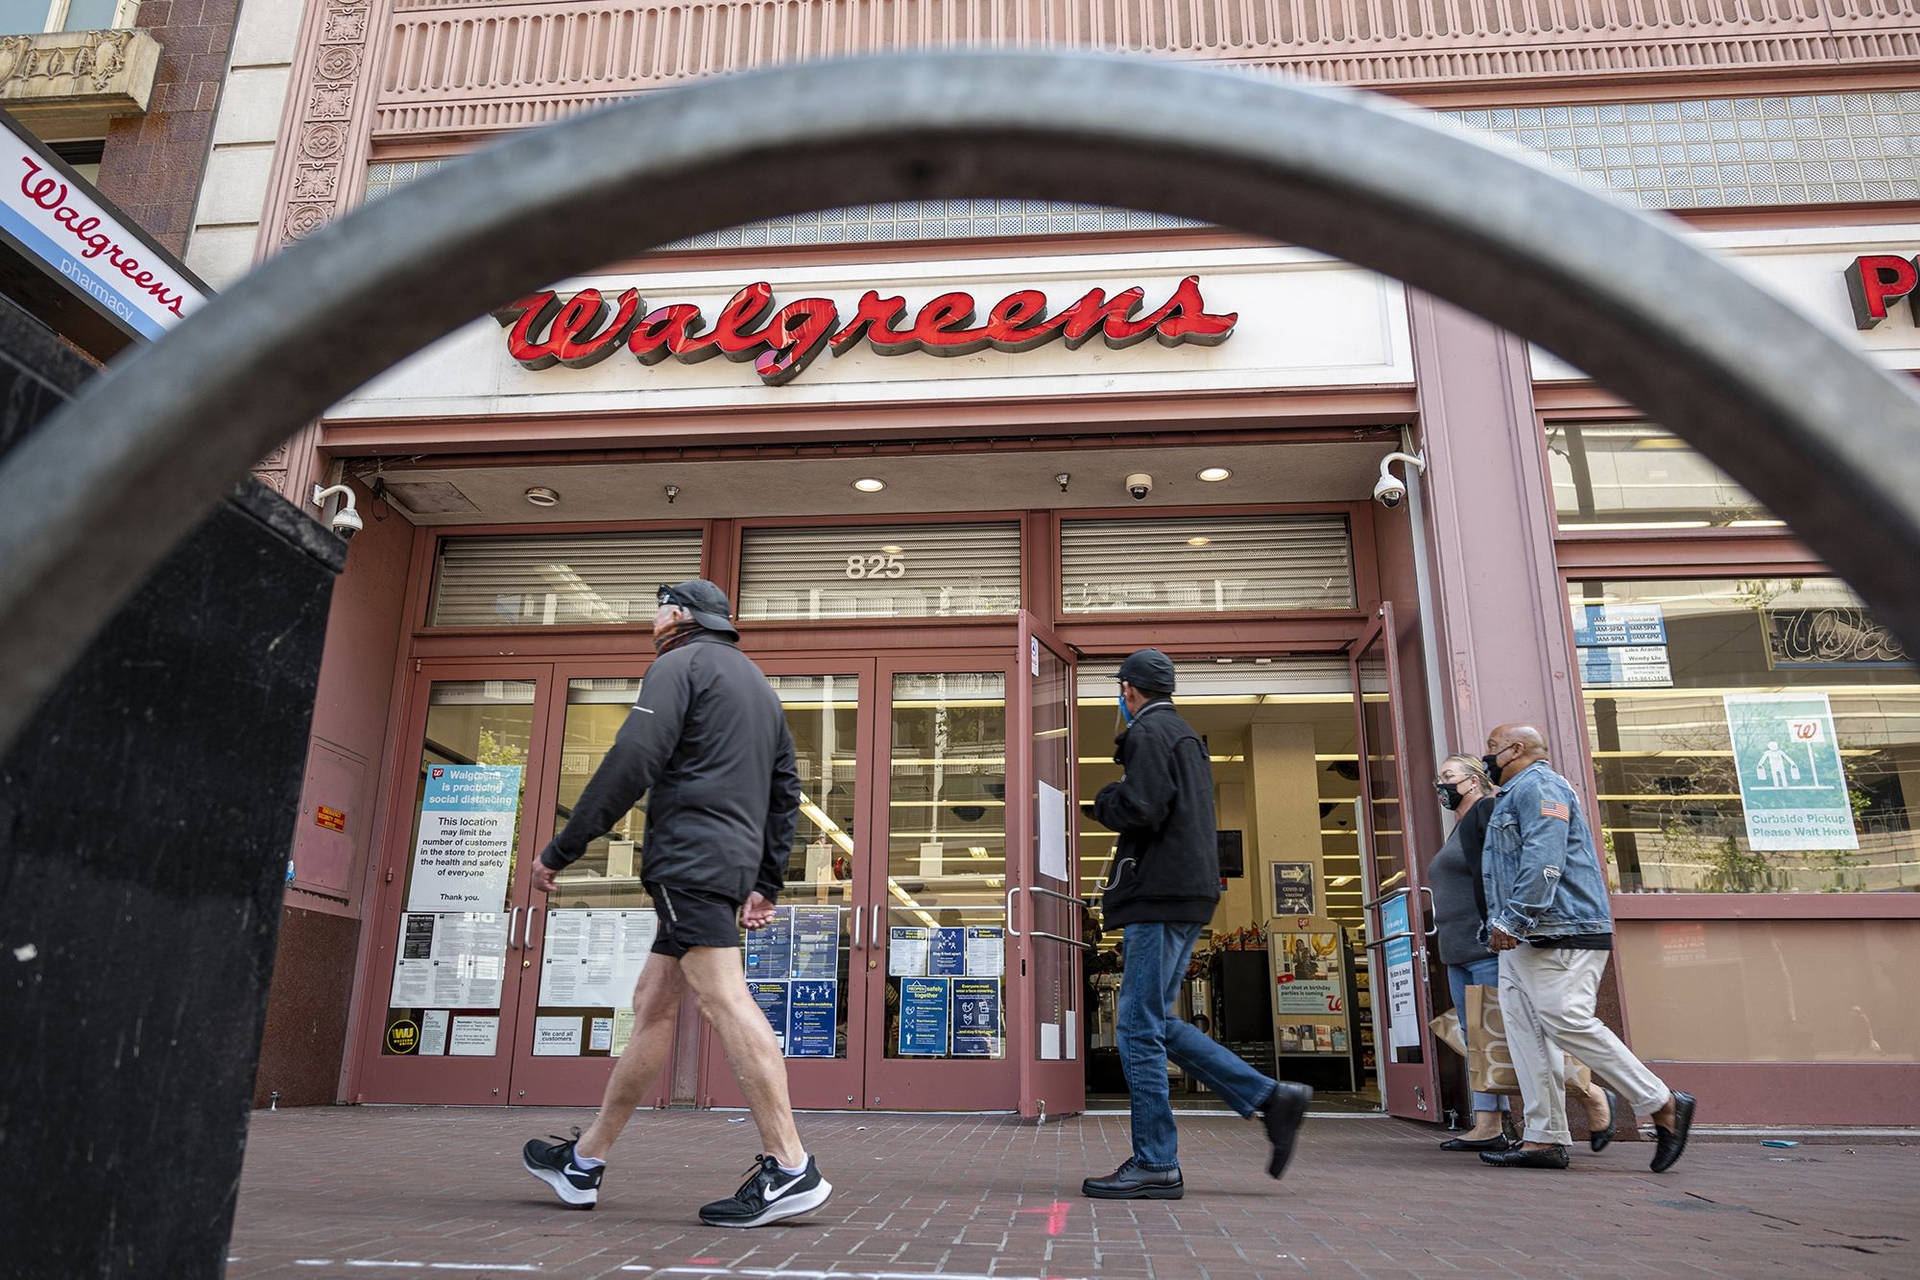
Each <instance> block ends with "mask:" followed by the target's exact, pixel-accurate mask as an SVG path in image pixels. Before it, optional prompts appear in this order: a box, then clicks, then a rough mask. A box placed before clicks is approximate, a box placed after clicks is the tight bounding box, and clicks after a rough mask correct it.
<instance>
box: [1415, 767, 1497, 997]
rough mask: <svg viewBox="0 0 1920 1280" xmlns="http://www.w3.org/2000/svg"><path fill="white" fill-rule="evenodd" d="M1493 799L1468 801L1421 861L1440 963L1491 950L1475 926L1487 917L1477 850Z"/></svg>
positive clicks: (1477, 957) (1468, 960) (1473, 957)
mask: <svg viewBox="0 0 1920 1280" xmlns="http://www.w3.org/2000/svg"><path fill="white" fill-rule="evenodd" d="M1493 805H1494V802H1493V801H1492V800H1491V799H1488V798H1484V797H1483V798H1482V799H1480V800H1478V801H1476V802H1474V804H1473V806H1472V807H1471V808H1469V809H1468V810H1467V811H1466V812H1465V813H1464V814H1462V815H1460V820H1459V821H1458V822H1456V823H1454V824H1453V831H1452V833H1451V834H1450V835H1448V836H1447V842H1446V843H1445V844H1443V845H1441V846H1440V852H1439V853H1436V854H1434V855H1433V861H1432V862H1431V863H1429V864H1428V866H1427V888H1429V889H1431V890H1432V891H1433V927H1434V932H1435V934H1436V935H1437V940H1438V942H1439V945H1440V961H1441V963H1442V964H1452V965H1462V964H1472V963H1473V962H1474V961H1475V960H1485V959H1486V958H1487V957H1488V956H1490V955H1492V954H1493V953H1492V952H1491V951H1489V950H1487V945H1486V943H1484V942H1482V941H1481V940H1480V927H1481V925H1483V924H1484V923H1486V919H1487V893H1486V889H1485V887H1484V885H1483V882H1482V880H1481V878H1480V854H1481V846H1482V845H1484V844H1485V843H1486V839H1487V819H1488V818H1489V817H1491V816H1492V814H1493Z"/></svg>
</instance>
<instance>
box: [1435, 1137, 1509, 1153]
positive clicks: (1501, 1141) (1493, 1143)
mask: <svg viewBox="0 0 1920 1280" xmlns="http://www.w3.org/2000/svg"><path fill="white" fill-rule="evenodd" d="M1507 1146H1508V1143H1507V1135H1506V1134H1504V1133H1496V1134H1494V1135H1493V1137H1491V1138H1448V1139H1447V1140H1446V1141H1445V1142H1443V1143H1441V1144H1440V1149H1441V1150H1442V1151H1505V1150H1506V1149H1507Z"/></svg>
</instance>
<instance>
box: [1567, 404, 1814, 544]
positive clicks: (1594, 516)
mask: <svg viewBox="0 0 1920 1280" xmlns="http://www.w3.org/2000/svg"><path fill="white" fill-rule="evenodd" d="M1547 462H1548V466H1549V468H1550V470H1551V471H1552V475H1553V507H1554V514H1555V515H1556V516H1557V517H1558V518H1559V521H1560V528H1561V530H1562V531H1563V532H1576V531H1580V530H1591V529H1606V530H1612V531H1615V532H1627V531H1630V530H1637V529H1646V530H1658V529H1711V528H1730V529H1777V528H1780V527H1781V522H1780V521H1779V520H1776V519H1774V518H1773V516H1772V514H1771V513H1770V512H1768V511H1767V510H1766V509H1765V508H1764V507H1762V506H1761V505H1760V503H1759V500H1758V499H1756V498H1755V497H1754V496H1753V495H1752V494H1750V493H1748V492H1747V491H1746V490H1745V489H1742V488H1741V487H1740V486H1739V485H1738V484H1735V483H1734V481H1733V479H1732V477H1730V476H1728V475H1727V474H1726V472H1724V471H1722V470H1720V469H1719V468H1718V467H1716V466H1714V465H1713V464H1712V463H1711V462H1709V461H1707V459H1706V458H1705V457H1703V456H1701V454H1700V453H1699V452H1698V451H1697V450H1695V449H1694V448H1693V446H1692V445H1690V444H1688V443H1687V442H1686V441H1684V440H1682V439H1680V437H1678V436H1676V435H1674V434H1673V433H1672V432H1670V431H1663V430H1661V429H1660V428H1659V427H1656V426H1652V425H1650V424H1648V423H1645V422H1553V423H1549V424H1547Z"/></svg>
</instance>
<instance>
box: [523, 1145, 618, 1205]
mask: <svg viewBox="0 0 1920 1280" xmlns="http://www.w3.org/2000/svg"><path fill="white" fill-rule="evenodd" d="M554 1136H555V1137H558V1136H559V1135H558V1134H556V1135H554ZM579 1136H580V1134H579V1131H578V1130H575V1131H574V1136H573V1137H572V1138H568V1139H565V1140H563V1141H561V1142H557V1143H548V1142H542V1141H540V1139H538V1138H535V1139H534V1140H533V1141H531V1142H529V1143H527V1145H526V1146H525V1147H524V1148H522V1149H521V1151H520V1163H522V1164H524V1165H526V1166H527V1172H528V1173H530V1174H532V1175H533V1176H534V1177H536V1178H538V1179H540V1181H542V1182H544V1183H546V1184H547V1185H548V1186H550V1187H552V1188H553V1194H555V1195H557V1196H559V1197H560V1202H561V1203H562V1204H564V1205H566V1206H567V1207H568V1208H570V1209H591V1208H593V1206H594V1205H596V1204H598V1203H599V1202H600V1175H601V1174H602V1173H605V1172H606V1166H604V1165H601V1166H599V1167H597V1168H593V1169H582V1168H581V1167H580V1166H579V1165H577V1164H575V1163H574V1162H573V1144H574V1143H575V1142H576V1141H578V1139H579Z"/></svg>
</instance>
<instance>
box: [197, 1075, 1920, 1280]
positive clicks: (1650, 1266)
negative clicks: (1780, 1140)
mask: <svg viewBox="0 0 1920 1280" xmlns="http://www.w3.org/2000/svg"><path fill="white" fill-rule="evenodd" d="M589 1114H590V1113H588V1112H584V1111H563V1110H527V1109H518V1108H516V1109H511V1110H509V1109H499V1110H491V1109H443V1108H426V1107H419V1108H412V1107H408V1108H397V1107H352V1108H346V1107H339V1108H312V1109H306V1110H296V1111H281V1112H274V1113H267V1112H257V1113H255V1116H254V1122H253V1131H252V1136H251V1138H250V1139H249V1144H248V1149H247V1162H246V1170H245V1174H244V1177H243V1179H242V1187H241V1196H240V1210H239V1217H238V1221H237V1223H236V1226H235V1230H234V1239H233V1246H232V1248H231V1250H230V1251H229V1252H230V1253H231V1255H232V1258H233V1261H232V1263H231V1265H230V1267H229V1271H228V1274H229V1275H231V1276H234V1277H251V1276H266V1275H273V1276H310V1277H331V1276H349V1275H352V1276H404V1275H415V1276H417V1275H447V1276H497V1277H502V1278H506V1277H521V1276H528V1275H535V1276H564V1277H575V1276H579V1277H600V1276H604V1277H663V1278H664V1277H670V1278H671V1280H701V1278H702V1277H711V1278H712V1280H734V1278H735V1277H739V1278H741V1280H779V1278H781V1277H786V1278H788V1280H818V1278H819V1277H821V1276H822V1275H824V1274H827V1273H832V1274H836V1275H847V1276H849V1277H855V1276H864V1277H867V1278H868V1280H875V1278H879V1277H884V1278H885V1280H895V1278H896V1277H897V1278H900V1280H917V1278H918V1277H921V1276H927V1277H934V1276H939V1277H945V1278H946V1280H963V1278H968V1277H971V1278H974V1280H986V1278H987V1277H992V1278H993V1280H1021V1278H1025V1280H1039V1278H1041V1277H1050V1278H1058V1280H1071V1278H1077V1277H1096V1276H1097V1277H1101V1278H1102V1280H1108V1278H1113V1280H1130V1278H1133V1277H1151V1278H1155V1280H1172V1278H1175V1277H1178V1278H1181V1280H1186V1278H1193V1277H1198V1278H1203V1280H1240V1278H1243V1277H1251V1276H1285V1277H1298V1276H1313V1277H1318V1276H1336V1277H1341V1276H1345V1277H1354V1276H1362V1277H1370V1278H1371V1277H1379V1278H1382V1280H1384V1278H1386V1277H1396V1278H1401V1280H1413V1278H1414V1277H1429V1276H1447V1277H1456V1278H1458V1277H1465V1276H1477V1277H1488V1276H1494V1277H1509V1276H1581V1277H1631V1276H1661V1277H1674V1276H1686V1277H1695V1276H1822V1277H1824V1276H1875V1277H1896V1276H1897V1277H1911V1276H1915V1275H1920V1146H1913V1145H1900V1144H1892V1143H1882V1144H1877V1145H1866V1144H1853V1143H1850V1142H1848V1141H1845V1140H1835V1141H1831V1142H1826V1141H1819V1142H1814V1141H1809V1142H1803V1143H1802V1144H1801V1145H1800V1146H1798V1147H1794V1148H1792V1149H1789V1150H1778V1149H1773V1148H1768V1147H1762V1146H1760V1145H1759V1142H1758V1140H1757V1139H1755V1138H1752V1137H1743V1138H1738V1139H1732V1138H1729V1139H1725V1140H1718V1141H1715V1140H1704V1141H1703V1140H1701V1138H1699V1137H1698V1136H1696V1138H1695V1141H1694V1144H1693V1145H1692V1146H1691V1147H1690V1148H1689V1150H1688V1153H1687V1156H1686V1158H1685V1159H1684V1160H1683V1161H1682V1162H1681V1164H1680V1166H1679V1168H1678V1169H1676V1170H1675V1171H1674V1172H1672V1173H1670V1174H1666V1175H1664V1176H1656V1175H1653V1174H1651V1173H1649V1172H1648V1171H1647V1168H1646V1161H1647V1159H1648V1158H1649V1157H1650V1156H1651V1155H1652V1147H1651V1146H1650V1145H1649V1144H1645V1143H1624V1144H1616V1145H1615V1146H1614V1147H1613V1148H1612V1149H1611V1150H1609V1151H1607V1152H1606V1153H1604V1154H1602V1155H1599V1156H1595V1155H1591V1154H1588V1153H1587V1152H1586V1150H1585V1148H1580V1149H1579V1150H1578V1153H1577V1154H1576V1156H1575V1163H1574V1168H1573V1169H1571V1170H1569V1171H1567V1172H1564V1173H1556V1172H1544V1171H1518V1170H1500V1169H1490V1168H1486V1167H1484V1166H1482V1165H1481V1164H1480V1163H1479V1162H1478V1160H1476V1159H1475V1158H1474V1157H1472V1156H1459V1155H1450V1154H1447V1153H1445V1152H1442V1151H1439V1150H1437V1149H1436V1148H1435V1146H1434V1141H1435V1135H1433V1134H1432V1133H1430V1132H1428V1131H1427V1130H1425V1129H1423V1128H1421V1127H1419V1126H1415V1125H1410V1124H1404V1123H1402V1122H1400V1121H1397V1120H1386V1119H1375V1118H1353V1119H1349V1118H1327V1119H1313V1120H1309V1121H1308V1122H1307V1130H1306V1133H1305V1135H1304V1137H1303V1139H1302V1145H1301V1149H1300V1152H1299V1155H1298V1157H1297V1158H1296V1160H1295V1162H1294V1166H1293V1168H1292V1169H1291V1170H1290V1171H1289V1172H1288V1175H1287V1178H1286V1180H1285V1181H1284V1182H1281V1183H1274V1182H1271V1181H1269V1180H1268V1179H1267V1177H1266V1176H1265V1172H1264V1167H1263V1161H1264V1152H1265V1144H1264V1141H1263V1139H1262V1135H1261V1132H1260V1131H1259V1129H1258V1128H1257V1127H1256V1126H1254V1125H1253V1124H1251V1123H1247V1122H1243V1121H1238V1120H1234V1119H1231V1118H1222V1117H1191V1116H1189V1117H1186V1118H1183V1119H1182V1121H1181V1126H1180V1127H1181V1142H1182V1149H1181V1163H1182V1165H1183V1166H1184V1168H1185V1171H1186V1178H1187V1197H1186V1199H1185V1200H1182V1201H1177V1202H1126V1201H1121V1202H1106V1203H1099V1202H1093V1201H1088V1200H1083V1199H1081V1198H1080V1195H1079V1184H1080V1179H1081V1178H1082V1177H1083V1176H1085V1175H1086V1174H1087V1173H1089V1172H1100V1173H1105V1172H1107V1171H1109V1170H1110V1169H1112V1168H1113V1167H1114V1166H1115V1165H1116V1164H1118V1163H1119V1162H1120V1160H1121V1159H1122V1158H1123V1157H1124V1156H1125V1155H1126V1152H1127V1126H1126V1122H1125V1120H1124V1118H1122V1117H1115V1116H1096V1117H1088V1118H1084V1119H1075V1120H1067V1121H1064V1122H1059V1123H1051V1124H1048V1125H1047V1126H1045V1127H1044V1128H1034V1127H1032V1126H1026V1125H1020V1124H1017V1123H1015V1122H1013V1121H1011V1120H1007V1119H1005V1118H1002V1117H985V1116H971V1115H968V1116H856V1115H846V1114H836V1115H823V1116H806V1117H802V1122H801V1132H802V1134H803V1135H804V1136H805V1138H806V1139H807V1142H808V1145H809V1147H810V1149H811V1150H813V1151H814V1152H815V1153H816V1154H817V1155H818V1156H819V1158H820V1162H821V1165H822V1167H823V1169H824V1171H825V1172H826V1174H827V1176H828V1178H829V1179H830V1180H831V1181H832V1182H833V1183H834V1184H835V1186H836V1188H837V1190H836V1193H835V1195H834V1198H833V1199H832V1200H831V1201H830V1202H829V1203H828V1204H827V1205H826V1207H825V1208H824V1209H823V1210H822V1211H821V1212H820V1213H819V1214H817V1215H815V1216H814V1217H813V1218H812V1219H803V1220H802V1221H801V1222H800V1223H799V1224H796V1225H788V1226H775V1227H766V1228H761V1229H759V1230H757V1231H722V1230H714V1229H711V1228H707V1227H703V1226H701V1225H700V1224H699V1221H698V1219H697V1217H696V1216H695V1212H696V1210H697V1209H698V1208H699V1206H700V1205H701V1204H702V1203H704V1202H705V1201H707V1200H711V1199H717V1198H719V1197H720V1196H723V1195H726V1194H728V1193H730V1192H731V1191H732V1190H733V1189H734V1187H736V1186H738V1185H739V1182H740V1180H741V1178H742V1177H743V1176H744V1174H745V1171H746V1169H747V1166H748V1164H749V1163H750V1162H751V1160H752V1158H753V1156H754V1154H755V1152H756V1151H757V1150H758V1143H757V1141H756V1138H755V1135H754V1131H753V1126H752V1124H751V1122H741V1123H730V1122H731V1121H734V1120H735V1119H736V1117H735V1116H733V1115H730V1114H728V1113H724V1112H699V1111H674V1112H644V1113H642V1114H641V1115H640V1116H639V1117H637V1118H636V1119H635V1121H634V1124H633V1126H632V1127H631V1128H629V1129H628V1131H627V1134H626V1137H625V1138H624V1139H623V1140H622V1142H621V1145H620V1146H619V1147H618V1148H617V1149H616V1152H615V1155H616V1157H617V1159H616V1163H615V1164H614V1165H613V1166H612V1168H611V1169H610V1171H609V1174H608V1178H607V1183H606V1186H605V1187H604V1188H603V1190H602V1192H601V1199H600V1207H599V1208H598V1209H597V1210H596V1211H594V1212H591V1213H582V1212H578V1211H567V1210H564V1209H562V1208H560V1207H559V1206H558V1205H557V1203H556V1202H555V1201H554V1200H553V1199H552V1197H551V1194H550V1193H549V1192H548V1191H547V1190H546V1188H545V1187H544V1186H542V1185H541V1184H540V1183H538V1182H536V1181H534V1179H532V1178H531V1177H529V1176H528V1175H527V1174H526V1173H525V1172H524V1171H523V1170H522V1169H521V1168H520V1160H519V1149H520V1146H521V1144H522V1143H523V1142H524V1141H525V1140H526V1139H527V1138H529V1137H534V1136H538V1135H542V1134H546V1133H550V1132H553V1133H562V1134H564V1133H565V1132H566V1131H567V1128H568V1126H571V1125H575V1124H581V1123H583V1122H584V1121H585V1120H586V1119H587V1118H588V1116H589ZM369 1264H376V1265H369Z"/></svg>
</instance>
